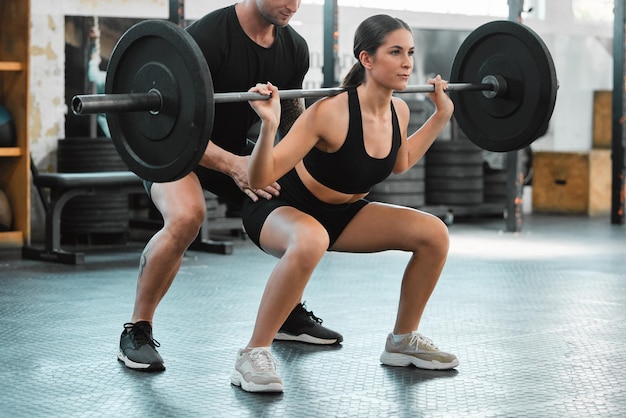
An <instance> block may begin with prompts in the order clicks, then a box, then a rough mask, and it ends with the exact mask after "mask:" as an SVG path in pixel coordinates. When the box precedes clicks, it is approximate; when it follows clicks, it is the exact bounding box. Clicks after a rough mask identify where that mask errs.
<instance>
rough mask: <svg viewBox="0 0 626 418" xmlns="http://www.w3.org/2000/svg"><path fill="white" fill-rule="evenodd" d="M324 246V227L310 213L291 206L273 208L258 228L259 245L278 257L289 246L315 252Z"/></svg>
mask: <svg viewBox="0 0 626 418" xmlns="http://www.w3.org/2000/svg"><path fill="white" fill-rule="evenodd" d="M328 245H329V237H328V232H327V231H326V229H325V228H324V227H323V226H322V225H321V224H320V223H319V222H318V221H317V220H316V219H315V218H313V217H312V216H310V215H308V214H306V213H304V212H302V211H300V210H298V209H296V208H293V207H291V206H281V207H278V208H276V209H274V210H273V211H272V212H271V213H270V214H269V215H268V216H267V219H266V220H265V223H264V224H263V227H262V228H261V234H260V246H261V248H262V249H263V251H265V252H267V253H268V254H272V255H274V256H276V257H282V256H283V254H285V252H286V251H287V250H288V249H289V248H298V249H300V250H301V251H305V252H306V251H311V252H315V253H317V254H318V255H319V254H321V253H324V252H325V251H326V249H327V248H328ZM311 255H312V256H313V254H311Z"/></svg>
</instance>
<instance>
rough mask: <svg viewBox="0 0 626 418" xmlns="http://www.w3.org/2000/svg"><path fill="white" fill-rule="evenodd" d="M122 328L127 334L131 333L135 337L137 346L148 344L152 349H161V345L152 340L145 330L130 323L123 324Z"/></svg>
mask: <svg viewBox="0 0 626 418" xmlns="http://www.w3.org/2000/svg"><path fill="white" fill-rule="evenodd" d="M124 328H125V329H126V330H127V331H128V332H129V333H131V332H132V333H133V335H134V336H135V341H137V344H138V345H144V344H150V345H151V346H152V347H155V348H156V347H161V344H159V342H158V341H157V340H155V339H154V338H152V335H151V334H150V333H149V332H146V329H145V328H143V327H139V326H137V325H136V324H133V323H132V322H127V323H125V324H124Z"/></svg>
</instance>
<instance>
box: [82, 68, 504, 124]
mask: <svg viewBox="0 0 626 418" xmlns="http://www.w3.org/2000/svg"><path fill="white" fill-rule="evenodd" d="M489 80H490V81H489V82H485V83H449V84H448V87H447V88H446V91H486V92H492V93H494V94H495V95H498V94H501V93H504V91H503V90H502V87H501V86H502V83H501V82H497V81H495V80H496V77H495V76H493V77H492V78H490V79H489ZM344 91H345V89H344V88H342V87H330V88H321V89H290V90H281V91H280V92H279V95H280V98H281V99H305V98H318V97H329V96H335V95H337V94H339V93H342V92H344ZM434 91H435V88H434V86H433V85H432V84H418V85H409V86H407V88H406V89H404V90H402V91H398V92H397V93H432V92H434ZM267 99H269V96H266V95H263V94H259V93H254V92H233V93H215V94H214V95H213V103H235V102H247V101H252V100H267ZM162 105H163V96H161V93H160V92H159V91H158V90H156V89H152V90H151V91H148V92H147V93H128V94H86V95H78V96H74V97H73V98H72V112H73V113H74V114H75V115H87V114H94V113H116V112H141V111H144V112H152V113H158V112H159V111H160V110H161V107H162Z"/></svg>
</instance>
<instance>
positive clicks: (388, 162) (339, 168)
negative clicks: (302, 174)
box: [303, 88, 402, 194]
mask: <svg viewBox="0 0 626 418" xmlns="http://www.w3.org/2000/svg"><path fill="white" fill-rule="evenodd" d="M348 105H349V121H350V122H349V126H348V134H347V135H346V140H345V141H344V143H343V145H342V146H341V148H339V149H338V150H337V151H335V152H332V153H329V152H324V151H320V150H319V149H318V148H313V149H311V151H309V153H308V154H307V155H306V156H305V157H304V159H303V162H304V166H305V167H306V169H307V171H308V172H309V173H310V174H311V176H313V178H314V179H315V180H317V181H319V182H320V183H321V184H323V185H324V186H326V187H329V188H331V189H334V190H337V191H339V192H342V193H350V194H360V193H368V192H369V191H370V189H371V188H372V186H374V185H375V184H377V183H380V182H381V181H383V180H384V179H386V178H387V177H388V176H389V174H391V172H392V170H393V166H394V165H395V163H396V157H397V155H398V149H399V148H400V144H401V141H402V137H401V135H400V125H399V124H398V117H397V115H396V110H395V109H394V107H393V103H391V119H392V127H393V135H392V137H391V141H392V142H391V151H390V152H389V154H388V155H387V156H386V157H384V158H374V157H371V156H370V155H369V154H368V153H367V151H366V149H365V143H364V142H363V120H362V118H361V107H360V105H359V96H358V94H357V91H356V88H351V89H349V90H348Z"/></svg>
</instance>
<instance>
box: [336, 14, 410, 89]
mask: <svg viewBox="0 0 626 418" xmlns="http://www.w3.org/2000/svg"><path fill="white" fill-rule="evenodd" d="M398 29H406V30H408V31H409V32H412V31H411V28H410V27H409V25H407V24H406V22H404V21H403V20H402V19H398V18H397V17H391V16H389V15H374V16H370V17H368V18H367V19H365V20H364V21H363V22H361V24H360V25H359V27H357V28H356V31H355V32H354V46H353V47H352V52H353V53H354V57H355V58H356V59H357V62H356V63H355V64H354V65H353V66H352V68H351V69H350V71H348V74H346V76H345V77H344V79H343V82H342V83H341V85H342V87H356V86H358V85H359V84H361V83H363V81H365V68H364V67H363V65H362V64H361V60H359V54H360V53H361V51H365V52H367V53H368V54H369V55H374V54H375V53H376V50H377V49H378V47H379V46H381V45H382V44H383V42H384V41H385V38H386V37H387V35H388V34H389V33H391V32H393V31H395V30H398Z"/></svg>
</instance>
